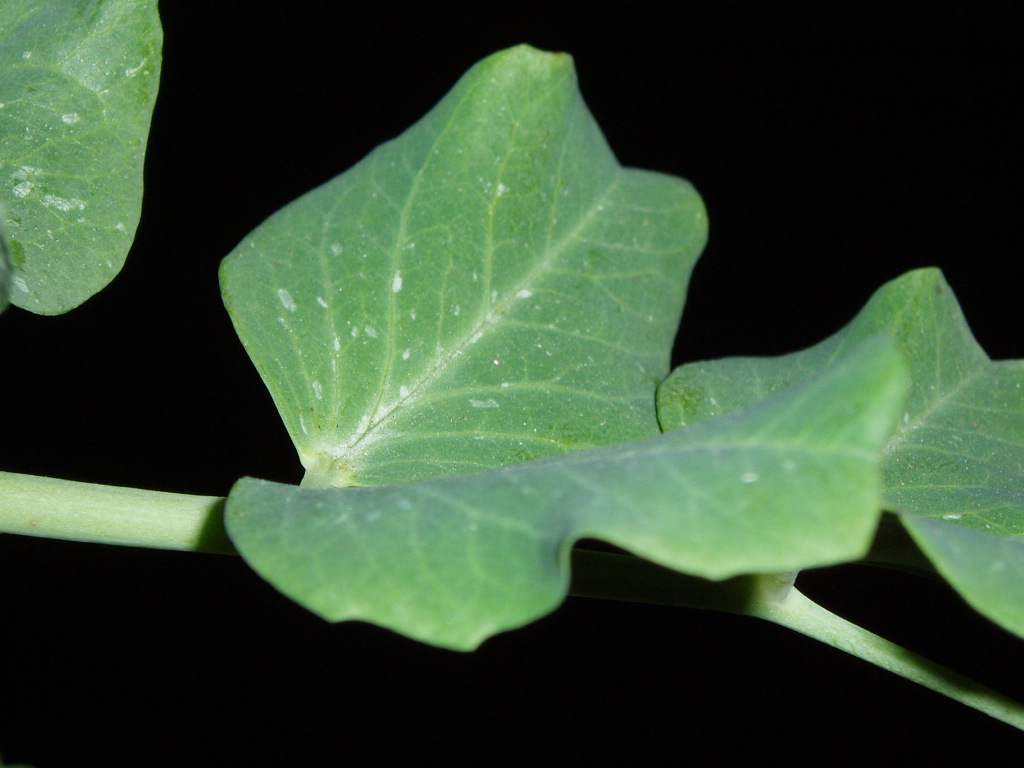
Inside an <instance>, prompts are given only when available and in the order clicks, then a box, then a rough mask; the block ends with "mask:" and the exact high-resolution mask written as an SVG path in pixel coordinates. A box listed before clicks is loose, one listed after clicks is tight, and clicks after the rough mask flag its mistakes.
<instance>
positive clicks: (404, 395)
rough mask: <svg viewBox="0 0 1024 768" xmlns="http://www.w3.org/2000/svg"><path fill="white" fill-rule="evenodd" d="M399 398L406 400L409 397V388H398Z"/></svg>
mask: <svg viewBox="0 0 1024 768" xmlns="http://www.w3.org/2000/svg"><path fill="white" fill-rule="evenodd" d="M398 396H399V397H401V398H402V399H403V400H404V399H405V398H407V397H408V396H409V388H408V387H399V388H398Z"/></svg>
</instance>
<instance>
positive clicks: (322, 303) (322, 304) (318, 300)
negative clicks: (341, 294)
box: [316, 296, 327, 309]
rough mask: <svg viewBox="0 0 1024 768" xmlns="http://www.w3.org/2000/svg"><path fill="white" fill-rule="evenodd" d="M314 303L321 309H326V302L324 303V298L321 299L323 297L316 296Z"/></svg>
mask: <svg viewBox="0 0 1024 768" xmlns="http://www.w3.org/2000/svg"><path fill="white" fill-rule="evenodd" d="M316 303H317V304H319V305H320V306H321V307H323V308H324V309H327V302H326V301H324V298H323V296H317V297H316Z"/></svg>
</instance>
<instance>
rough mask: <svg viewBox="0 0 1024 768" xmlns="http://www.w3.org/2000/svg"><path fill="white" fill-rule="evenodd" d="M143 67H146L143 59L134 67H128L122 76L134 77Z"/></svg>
mask: <svg viewBox="0 0 1024 768" xmlns="http://www.w3.org/2000/svg"><path fill="white" fill-rule="evenodd" d="M144 66H146V59H143V60H142V61H140V62H139V63H138V64H137V65H136V66H134V67H128V69H126V70H125V71H124V76H125V77H135V76H136V75H137V74H139V70H140V69H142V68H143V67H144Z"/></svg>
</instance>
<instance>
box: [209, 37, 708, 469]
mask: <svg viewBox="0 0 1024 768" xmlns="http://www.w3.org/2000/svg"><path fill="white" fill-rule="evenodd" d="M705 238H706V216H705V214H704V209H703V205H702V203H701V201H700V198H699V196H698V195H697V194H696V192H695V191H694V190H693V188H692V187H691V186H690V185H689V184H687V183H686V182H684V181H682V180H681V179H676V178H673V177H669V176H665V175H661V174H656V173H649V172H642V171H636V170H631V169H625V168H622V167H621V166H620V165H619V164H618V163H617V162H616V160H615V158H614V156H613V155H612V152H611V150H610V149H609V148H608V146H607V144H606V142H605V140H604V137H603V136H602V135H601V132H600V130H599V128H598V127H597V125H596V124H595V122H594V120H593V118H592V116H591V115H590V113H589V112H588V110H587V109H586V107H585V105H584V104H583V101H582V99H581V97H580V95H579V92H578V91H577V89H576V80H575V75H574V71H573V67H572V59H571V58H570V57H568V56H566V55H564V54H549V53H543V52H540V51H537V50H536V49H533V48H530V47H528V46H517V47H516V48H512V49H509V50H507V51H502V52H500V53H498V54H495V55H494V56H491V57H489V58H488V59H485V60H484V61H482V62H480V63H479V64H477V65H476V66H474V67H473V68H472V69H471V70H470V71H469V72H468V73H467V74H466V75H465V76H464V77H463V78H462V79H461V80H460V81H459V82H458V83H457V84H456V85H455V87H454V88H453V90H452V91H451V92H450V93H449V94H448V95H447V96H445V97H444V99H442V101H441V102H440V103H439V104H438V105H437V106H436V107H435V108H434V109H433V110H432V111H431V112H430V113H429V114H428V115H426V116H425V117H424V118H423V119H422V120H420V121H419V122H418V123H416V124H415V125H414V126H413V127H412V128H410V129H409V130H408V131H406V132H405V133H404V134H403V135H402V136H400V137H399V138H398V139H396V140H394V141H391V142H388V143H386V144H383V145H381V146H380V147H378V148H377V149H376V150H374V151H373V152H372V153H371V154H370V155H369V156H367V157H366V158H365V159H364V160H363V161H362V162H360V163H359V164H358V165H356V166H355V167H354V168H352V169H350V170H349V171H347V172H345V173H343V174H342V175H340V176H339V177H337V178H335V179H334V180H332V181H330V182H328V183H327V184H325V185H324V186H322V187H320V188H319V189H316V190H314V191H312V192H310V193H309V194H307V195H305V196H304V197H302V198H300V199H299V200H296V201H295V202H294V203H292V204H291V205H289V206H287V207H285V208H284V209H282V210H281V211H279V212H278V213H276V214H274V215H273V216H272V217H271V218H270V219H268V220H267V221H266V222H265V223H264V224H262V225H261V226H260V227H258V228H257V229H256V230H255V231H254V232H252V233H251V234H250V235H249V236H248V237H247V238H246V239H245V240H244V241H243V242H242V243H241V244H240V245H239V246H238V248H236V249H235V251H234V252H233V253H231V254H230V255H229V256H228V257H227V258H226V259H225V261H224V263H223V266H222V268H221V287H222V292H223V296H224V300H225V303H226V306H227V308H228V311H229V312H230V314H231V317H232V321H233V322H234V325H235V328H236V330H237V332H238V334H239V337H240V338H241V340H242V343H243V344H244V345H245V347H246V349H247V351H248V352H249V355H250V356H251V357H252V359H253V361H254V363H255V364H256V367H257V369H258V370H259V372H260V374H261V376H262V377H263V380H264V382H265V383H266V384H267V387H268V389H269V390H270V392H271V395H272V396H273V398H274V401H275V403H276V404H277V407H278V410H279V411H280V413H281V416H282V418H283V420H284V422H285V425H286V427H287V429H288V432H289V434H290V436H291V438H292V441H293V442H294V443H295V446H296V448H297V450H298V452H299V456H300V459H301V460H302V463H303V465H304V466H305V467H306V470H307V480H306V484H309V485H320V486H324V485H342V486H343V485H384V484H389V483H395V482H410V481H415V480H421V479H426V478H432V477H439V476H445V475H453V474H461V473H467V472H476V471H480V470H484V469H488V468H492V467H497V466H502V465H506V464H511V463H515V462H519V461H524V460H529V459H536V458H541V457H545V456H552V455H558V454H562V453H567V452H572V451H577V450H582V449H586V448H591V447H596V446H601V445H609V444H614V443H619V442H623V441H626V440H631V439H636V438H639V437H644V436H647V435H652V434H656V433H657V432H658V425H657V420H656V418H655V415H654V413H653V409H652V408H651V407H650V404H651V401H652V399H653V396H654V389H655V386H656V383H657V382H658V381H660V380H661V379H662V378H663V377H664V376H665V375H666V374H667V373H668V366H669V360H670V354H671V348H672V342H673V338H674V335H675V331H676V327H677V324H678V321H679V317H680V314H681V311H682V305H683V301H684V298H685V293H686V288H687V283H688V280H689V275H690V271H691V270H692V268H693V265H694V262H695V261H696V259H697V256H698V255H699V253H700V251H701V249H702V247H703V244H704V241H705Z"/></svg>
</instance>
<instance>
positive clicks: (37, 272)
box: [0, 0, 162, 315]
mask: <svg viewBox="0 0 1024 768" xmlns="http://www.w3.org/2000/svg"><path fill="white" fill-rule="evenodd" d="M161 40H162V32H161V28H160V20H159V17H158V15H157V9H156V0H4V1H3V3H2V4H0V73H2V76H0V191H2V195H3V197H4V198H5V199H6V201H7V202H8V203H9V206H8V210H7V236H8V244H9V247H10V255H11V260H12V263H13V267H14V274H13V277H12V283H13V290H12V296H11V300H12V301H13V302H14V303H15V304H17V305H18V306H20V307H23V308H25V309H28V310H31V311H32V312H36V313H38V314H44V315H54V314H60V313H62V312H67V311H68V310H70V309H73V308H74V307H76V306H78V305H79V304H81V303H82V302H83V301H85V300H86V299H88V298H89V297H90V296H92V295H93V294H94V293H96V292H97V291H99V290H100V289H101V288H103V287H104V286H106V285H107V283H109V282H110V281H111V280H112V279H113V278H114V277H115V276H116V275H117V273H118V272H119V271H120V270H121V267H122V266H123V265H124V260H125V257H126V256H127V254H128V249H129V248H130V247H131V244H132V240H133V239H134V237H135V229H136V227H137V226H138V223H139V214H140V209H141V203H142V165H143V158H144V155H145V150H146V140H147V137H148V133H149V122H150V117H151V115H152V111H153V102H154V100H155V99H156V92H157V85H158V81H159V74H160V47H161Z"/></svg>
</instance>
